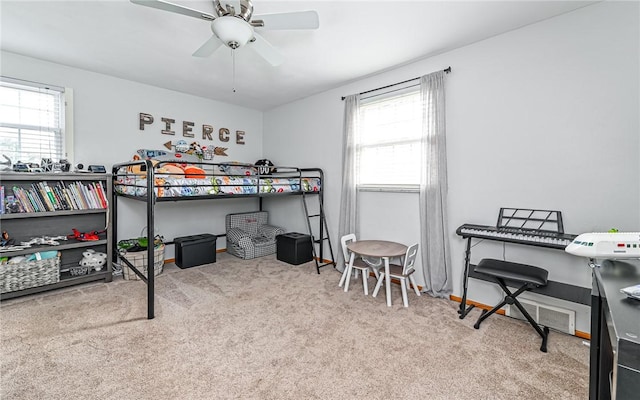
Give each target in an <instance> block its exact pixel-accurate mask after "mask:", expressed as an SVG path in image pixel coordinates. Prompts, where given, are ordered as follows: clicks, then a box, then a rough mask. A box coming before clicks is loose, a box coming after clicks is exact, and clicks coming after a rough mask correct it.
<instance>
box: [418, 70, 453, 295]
mask: <svg viewBox="0 0 640 400" xmlns="http://www.w3.org/2000/svg"><path fill="white" fill-rule="evenodd" d="M444 78H445V72H444V71H438V72H434V73H432V74H429V75H425V76H423V77H422V78H421V79H420V91H421V100H422V106H423V110H424V112H423V116H422V130H423V132H422V157H421V161H422V162H421V172H422V173H421V176H420V240H421V243H422V245H421V248H422V270H423V275H424V281H425V286H424V289H423V292H425V293H428V294H430V295H431V296H434V297H445V298H447V297H449V295H450V294H451V293H452V291H453V283H452V280H451V255H450V253H449V241H448V235H447V148H446V140H445V113H444V109H445V107H444Z"/></svg>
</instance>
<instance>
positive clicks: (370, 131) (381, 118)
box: [357, 88, 422, 186]
mask: <svg viewBox="0 0 640 400" xmlns="http://www.w3.org/2000/svg"><path fill="white" fill-rule="evenodd" d="M421 136H422V110H421V101H420V91H419V90H418V89H415V88H412V89H410V90H407V91H404V92H403V93H400V94H398V93H396V94H394V95H393V96H386V97H384V98H376V99H375V100H369V101H366V102H365V101H363V102H362V103H361V105H360V129H359V130H358V137H357V143H358V152H357V154H358V167H359V168H358V184H359V185H362V186H406V185H418V184H419V183H420V141H421Z"/></svg>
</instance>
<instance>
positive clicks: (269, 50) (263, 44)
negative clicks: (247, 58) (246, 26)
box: [248, 33, 284, 67]
mask: <svg viewBox="0 0 640 400" xmlns="http://www.w3.org/2000/svg"><path fill="white" fill-rule="evenodd" d="M254 37H255V38H256V40H255V41H254V42H251V43H249V46H248V47H250V48H252V49H253V50H254V51H255V52H256V53H258V55H260V56H261V57H262V58H264V59H265V60H266V61H267V62H268V63H269V64H271V65H273V66H274V67H277V66H278V65H280V64H282V63H283V62H284V57H283V56H282V54H280V52H279V51H278V50H276V48H275V47H273V46H272V45H271V43H269V42H267V41H266V39H265V38H263V37H262V36H260V35H258V34H257V33H254Z"/></svg>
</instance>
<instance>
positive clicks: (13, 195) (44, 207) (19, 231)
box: [0, 172, 112, 300]
mask: <svg viewBox="0 0 640 400" xmlns="http://www.w3.org/2000/svg"><path fill="white" fill-rule="evenodd" d="M111 190H112V189H111V177H110V175H109V174H94V173H28V172H17V173H9V172H6V173H5V172H0V223H1V225H2V228H1V229H2V231H3V232H7V234H8V237H9V238H10V239H11V240H13V242H9V243H6V244H5V246H2V247H0V257H2V259H3V260H7V259H8V260H10V259H12V258H13V257H18V258H17V259H20V257H21V256H22V257H27V258H29V257H30V256H31V255H33V254H35V253H42V254H44V253H43V252H52V251H57V252H58V255H59V258H57V259H56V260H57V261H56V263H55V266H54V263H53V261H52V262H51V263H48V262H42V261H41V262H40V263H41V264H43V267H42V268H46V269H47V270H48V272H47V279H42V280H41V278H39V277H38V272H39V271H38V268H40V264H35V262H34V261H26V260H25V261H23V262H21V263H18V264H12V265H10V264H7V263H4V262H5V261H2V262H3V263H2V264H0V278H1V280H2V282H0V289H1V291H2V293H0V299H2V300H4V299H9V298H13V297H18V296H23V295H28V294H32V293H37V292H42V291H46V290H52V289H58V288H63V287H67V286H72V285H76V284H80V283H86V282H92V281H98V280H104V281H105V282H110V281H111V279H112V243H111V216H110V212H109V211H110V206H109V199H110V198H111V195H112V193H111ZM74 229H76V230H77V231H79V232H82V233H94V232H97V233H98V240H91V241H83V240H78V239H76V238H75V237H74V236H73V230H74ZM43 237H45V238H48V239H50V240H48V241H47V240H45V242H47V243H40V244H38V243H32V244H31V246H29V247H23V246H22V245H21V243H23V242H29V241H31V240H32V239H33V238H43ZM65 239H66V240H65ZM10 245H13V247H11V246H10ZM88 249H93V250H94V251H96V252H102V253H105V254H106V255H107V262H106V264H105V265H104V266H102V268H101V269H100V270H95V269H90V270H89V271H87V272H86V273H84V272H83V271H82V270H81V269H79V268H77V267H79V261H80V260H81V259H82V258H83V255H82V253H83V252H84V251H87V250H88ZM47 254H53V253H47ZM31 258H33V257H31ZM34 270H35V271H34ZM21 274H35V275H36V277H35V278H31V277H25V276H23V275H21ZM16 279H17V280H18V283H17V284H11V286H10V284H9V283H8V282H10V281H11V282H13V281H15V280H16Z"/></svg>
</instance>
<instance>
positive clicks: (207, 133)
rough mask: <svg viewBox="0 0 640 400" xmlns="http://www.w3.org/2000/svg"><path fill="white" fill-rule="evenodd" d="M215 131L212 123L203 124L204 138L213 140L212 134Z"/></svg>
mask: <svg viewBox="0 0 640 400" xmlns="http://www.w3.org/2000/svg"><path fill="white" fill-rule="evenodd" d="M212 133H213V126H211V125H202V140H204V139H209V140H213V138H212V137H211V134H212Z"/></svg>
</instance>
